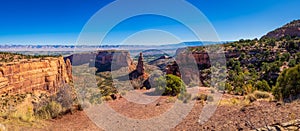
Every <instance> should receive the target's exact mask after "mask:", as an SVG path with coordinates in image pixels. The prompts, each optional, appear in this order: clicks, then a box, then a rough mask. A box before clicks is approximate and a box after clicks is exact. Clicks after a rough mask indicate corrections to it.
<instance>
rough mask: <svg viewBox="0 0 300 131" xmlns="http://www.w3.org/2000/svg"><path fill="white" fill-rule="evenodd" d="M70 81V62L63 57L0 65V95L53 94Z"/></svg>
mask: <svg viewBox="0 0 300 131" xmlns="http://www.w3.org/2000/svg"><path fill="white" fill-rule="evenodd" d="M71 80H72V67H71V63H70V60H68V59H67V61H66V62H65V61H64V59H63V57H46V58H36V59H30V60H26V61H20V62H11V63H1V64H0V94H4V93H8V94H16V93H18V94H22V93H28V92H34V91H47V92H50V93H55V92H56V91H57V89H58V88H59V87H61V85H62V84H64V83H69V82H70V81H71Z"/></svg>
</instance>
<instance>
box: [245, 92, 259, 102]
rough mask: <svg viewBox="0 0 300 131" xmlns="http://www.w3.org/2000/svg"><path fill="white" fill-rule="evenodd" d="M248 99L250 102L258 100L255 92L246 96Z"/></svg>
mask: <svg viewBox="0 0 300 131" xmlns="http://www.w3.org/2000/svg"><path fill="white" fill-rule="evenodd" d="M246 99H247V100H249V101H250V102H254V101H256V100H257V99H256V97H255V96H254V95H253V94H249V95H247V96H246Z"/></svg>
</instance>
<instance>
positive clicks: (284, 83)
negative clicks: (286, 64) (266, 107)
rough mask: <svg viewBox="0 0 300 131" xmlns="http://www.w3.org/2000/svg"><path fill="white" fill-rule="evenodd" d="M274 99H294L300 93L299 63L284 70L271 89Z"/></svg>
mask: <svg viewBox="0 0 300 131" xmlns="http://www.w3.org/2000/svg"><path fill="white" fill-rule="evenodd" d="M272 93H273V95H274V96H275V99H277V100H280V99H295V98H297V97H298V96H299V94H300V65H297V66H295V67H292V68H289V69H287V70H284V71H283V72H282V73H281V74H280V76H279V77H278V79H277V83H276V86H275V87H274V88H273V91H272Z"/></svg>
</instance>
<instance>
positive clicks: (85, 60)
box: [65, 50, 135, 72]
mask: <svg viewBox="0 0 300 131" xmlns="http://www.w3.org/2000/svg"><path fill="white" fill-rule="evenodd" d="M65 59H70V60H71V63H72V65H73V66H79V65H83V64H89V66H90V67H96V68H97V69H98V72H102V71H111V70H117V69H119V68H121V67H129V69H130V70H133V69H134V68H135V67H134V64H133V60H132V59H131V58H130V53H129V52H128V51H117V50H103V51H98V52H91V53H80V54H73V55H71V56H68V57H66V58H65Z"/></svg>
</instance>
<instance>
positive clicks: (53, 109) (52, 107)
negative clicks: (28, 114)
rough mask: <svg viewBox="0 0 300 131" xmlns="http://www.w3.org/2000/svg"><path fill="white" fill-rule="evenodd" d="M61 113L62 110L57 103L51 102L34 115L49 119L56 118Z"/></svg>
mask: <svg viewBox="0 0 300 131" xmlns="http://www.w3.org/2000/svg"><path fill="white" fill-rule="evenodd" d="M62 111H63V108H62V106H61V105H60V104H59V103H57V102H55V101H51V102H49V103H48V104H47V105H46V106H43V107H42V108H41V109H40V110H38V111H37V113H36V115H37V116H38V117H40V118H42V119H51V118H56V117H58V116H59V115H60V113H62Z"/></svg>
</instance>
